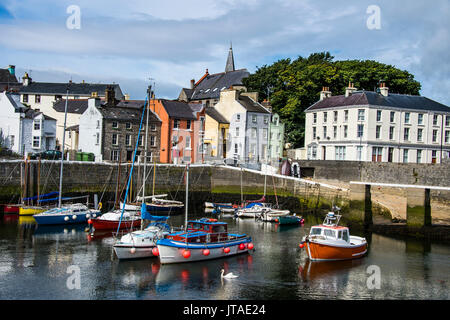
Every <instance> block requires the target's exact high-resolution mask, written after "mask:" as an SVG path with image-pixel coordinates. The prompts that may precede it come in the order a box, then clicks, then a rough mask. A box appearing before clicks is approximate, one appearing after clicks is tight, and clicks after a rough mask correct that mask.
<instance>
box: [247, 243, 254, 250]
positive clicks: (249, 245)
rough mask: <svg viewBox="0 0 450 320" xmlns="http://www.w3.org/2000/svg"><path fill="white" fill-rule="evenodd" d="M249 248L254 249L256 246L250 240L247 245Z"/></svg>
mask: <svg viewBox="0 0 450 320" xmlns="http://www.w3.org/2000/svg"><path fill="white" fill-rule="evenodd" d="M247 248H248V249H249V250H252V249H253V248H254V246H253V243H251V242H250V243H249V244H248V245H247Z"/></svg>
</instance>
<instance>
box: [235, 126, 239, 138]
mask: <svg viewBox="0 0 450 320" xmlns="http://www.w3.org/2000/svg"><path fill="white" fill-rule="evenodd" d="M236 137H239V127H236Z"/></svg>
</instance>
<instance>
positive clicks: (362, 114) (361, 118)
mask: <svg viewBox="0 0 450 320" xmlns="http://www.w3.org/2000/svg"><path fill="white" fill-rule="evenodd" d="M364 119H365V110H364V109H358V121H364Z"/></svg>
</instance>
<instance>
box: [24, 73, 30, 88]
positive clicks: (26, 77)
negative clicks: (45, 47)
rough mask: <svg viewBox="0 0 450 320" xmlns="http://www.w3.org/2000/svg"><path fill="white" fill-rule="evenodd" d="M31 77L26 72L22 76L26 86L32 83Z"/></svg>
mask: <svg viewBox="0 0 450 320" xmlns="http://www.w3.org/2000/svg"><path fill="white" fill-rule="evenodd" d="M31 80H32V79H31V78H30V77H29V76H28V73H27V72H25V75H24V76H23V77H22V84H23V85H24V86H28V85H29V84H30V83H31Z"/></svg>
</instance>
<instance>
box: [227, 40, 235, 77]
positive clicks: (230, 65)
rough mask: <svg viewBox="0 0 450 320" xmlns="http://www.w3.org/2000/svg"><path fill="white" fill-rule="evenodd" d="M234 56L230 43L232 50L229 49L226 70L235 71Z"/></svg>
mask: <svg viewBox="0 0 450 320" xmlns="http://www.w3.org/2000/svg"><path fill="white" fill-rule="evenodd" d="M234 70H235V68H234V57H233V48H232V46H231V45H230V50H229V51H228V58H227V63H226V65H225V72H230V71H234Z"/></svg>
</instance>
